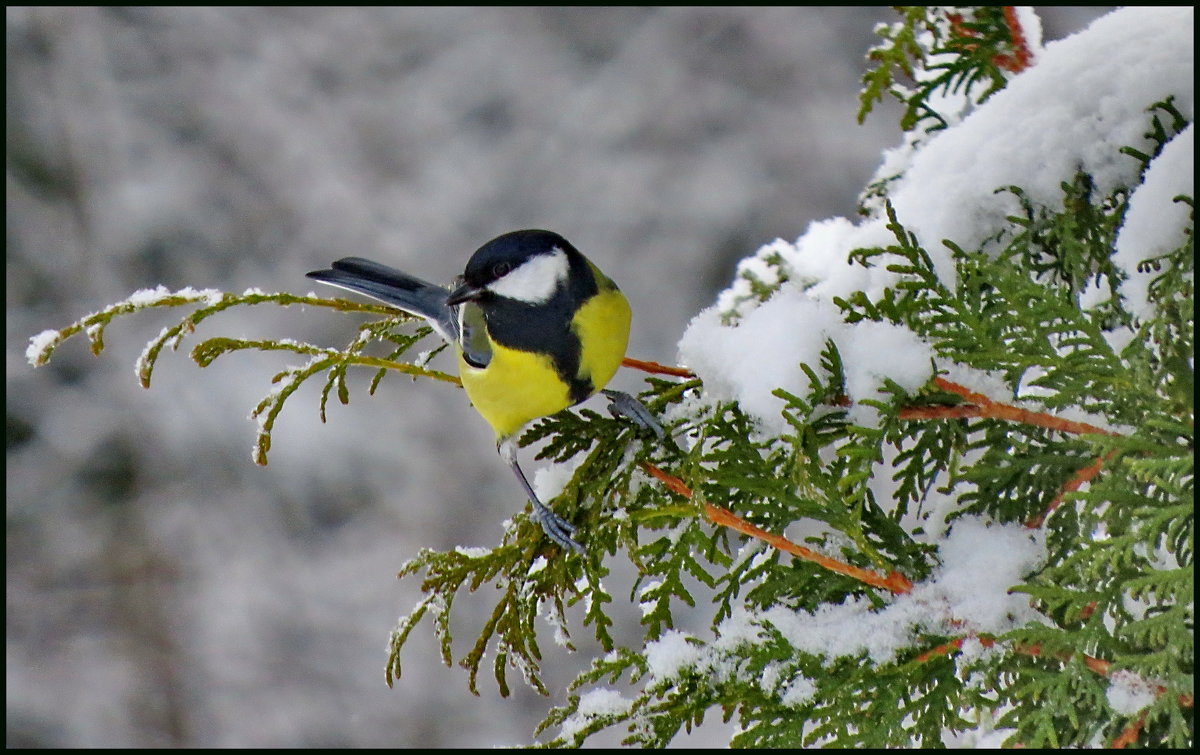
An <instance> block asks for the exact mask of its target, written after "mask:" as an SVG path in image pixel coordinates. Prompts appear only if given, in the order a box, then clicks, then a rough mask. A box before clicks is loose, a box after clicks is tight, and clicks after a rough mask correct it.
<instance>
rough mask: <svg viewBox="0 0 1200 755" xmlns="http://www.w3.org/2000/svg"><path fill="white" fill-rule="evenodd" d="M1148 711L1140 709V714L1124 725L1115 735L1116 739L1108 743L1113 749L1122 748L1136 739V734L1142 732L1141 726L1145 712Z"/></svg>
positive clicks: (1143, 724)
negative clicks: (1134, 719)
mask: <svg viewBox="0 0 1200 755" xmlns="http://www.w3.org/2000/svg"><path fill="white" fill-rule="evenodd" d="M1149 712H1150V711H1148V710H1144V711H1142V715H1140V716H1138V717H1137V720H1136V721H1134V722H1133V723H1131V724H1129V725H1128V726H1126V727H1125V728H1124V729H1122V730H1121V733H1120V734H1118V735H1117V737H1116V739H1114V740H1113V741H1112V744H1111V745H1110V746H1111V747H1112V748H1113V749H1114V750H1124V749H1125V748H1126V747H1128V746H1129V745H1131V744H1133V743H1134V742H1136V741H1137V738H1138V734H1141V733H1142V727H1143V726H1145V725H1146V714H1147V713H1149Z"/></svg>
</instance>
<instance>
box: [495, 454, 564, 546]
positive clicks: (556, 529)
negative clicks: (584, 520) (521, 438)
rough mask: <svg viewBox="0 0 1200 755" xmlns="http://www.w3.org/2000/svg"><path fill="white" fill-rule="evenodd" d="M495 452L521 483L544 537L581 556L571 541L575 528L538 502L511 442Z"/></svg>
mask: <svg viewBox="0 0 1200 755" xmlns="http://www.w3.org/2000/svg"><path fill="white" fill-rule="evenodd" d="M496 450H497V451H499V452H500V457H501V458H502V459H504V461H505V462H507V463H508V466H509V468H510V469H512V471H513V474H515V475H516V476H517V482H519V483H521V487H522V488H524V489H525V495H527V496H529V501H530V503H532V504H533V515H534V517H535V518H536V519H537V520H538V523H539V524H541V525H542V530H543V531H544V532H545V533H546V537H548V538H550V539H551V540H553V541H554V542H555V543H557V544H558V545H559V546H560V547H561V548H563V549H569V550H573V551H575V552H576V553H579V554H580V555H582V554H583V553H584V550H583V546H582V545H580V544H579V543H577V542H575V541H574V540H572V539H571V534H572V533H574V532H575V526H574V525H572V524H571V523H570V522H568V521H567V520H566V519H563V518H562V517H561V516H559V515H558V514H555V513H554V512H553V511H552V510H551V509H550V507H549V506H547V505H546V504H544V503H542V502H541V501H540V500H538V497H537V493H534V492H533V486H532V485H530V484H529V480H527V479H525V473H524V472H522V471H521V465H519V464H517V448H516V445H515V444H513V443H512V442H511V441H508V440H504V441H501V442H500V443H499V444H497V445H496Z"/></svg>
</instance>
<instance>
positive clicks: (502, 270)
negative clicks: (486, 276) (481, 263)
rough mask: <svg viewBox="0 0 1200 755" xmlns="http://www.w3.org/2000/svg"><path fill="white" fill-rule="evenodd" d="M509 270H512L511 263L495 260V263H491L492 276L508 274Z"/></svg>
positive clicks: (498, 276)
mask: <svg viewBox="0 0 1200 755" xmlns="http://www.w3.org/2000/svg"><path fill="white" fill-rule="evenodd" d="M510 270H512V265H510V264H508V263H507V262H497V263H496V264H495V265H492V277H493V278H502V277H504V276H505V275H508V272H509V271H510Z"/></svg>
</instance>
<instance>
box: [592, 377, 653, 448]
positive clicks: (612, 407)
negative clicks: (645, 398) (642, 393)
mask: <svg viewBox="0 0 1200 755" xmlns="http://www.w3.org/2000/svg"><path fill="white" fill-rule="evenodd" d="M600 392H601V393H603V394H604V395H605V397H607V398H608V401H609V404H608V413H609V414H611V415H612V416H614V417H628V418H629V419H631V420H633V422H634V424H636V425H637V426H638V427H641V428H642V429H645V430H649V431H651V432H652V433H654V437H656V438H658V439H659V440H662V439H663V434H664V433H663V428H662V425H660V424H658V420H656V419H655V418H654V415H653V414H651V413H650V410H649V409H647V408H646V405H645V404H643V403H642V402H641V401H638V400H637V399H636V398H634V397H633V396H631V395H629V394H628V393H624V392H622V391H610V390H608V389H607V388H605V389H604V390H602V391H600Z"/></svg>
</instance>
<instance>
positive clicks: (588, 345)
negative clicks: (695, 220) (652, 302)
mask: <svg viewBox="0 0 1200 755" xmlns="http://www.w3.org/2000/svg"><path fill="white" fill-rule="evenodd" d="M602 280H603V281H604V283H607V284H608V285H607V286H604V287H602V288H601V290H600V291H599V292H598V293H597V294H596V295H594V296H592V297H590V298H588V300H587V301H585V302H584V303H583V305H582V306H580V307H579V309H578V310H576V312H575V316H574V317H573V318H572V319H571V330H572V331H573V332H574V333H575V335H576V337H577V338H578V339H579V344H580V349H581V351H580V358H579V372H578V375H577V377H580V378H586V379H588V380H590V381H591V383H592V392H593V393H594V392H596V391H598V390H600V389H601V388H603V387H604V386H605V385H607V384H608V381H609V380H611V379H612V376H613V375H614V374H616V371H617V369H618V368H619V367H620V366H621V360H622V359H623V358H624V357H625V348H626V346H627V345H628V342H629V322H630V318H631V314H630V310H629V302H628V301H627V300H626V299H625V296H624V295H623V294H622V293H621V292H620V291H619V290H617V288H616V287H615V286H612V284H611V283H609V282H608V281H607V279H602ZM491 348H492V357H491V361H489V362H488V364H487V366H486V367H482V368H479V367H473V366H471V365H470V364H468V363H467V362H466V360H465V359H463V357H462V353H461V352H460V353H459V358H458V369H459V377H460V378H461V379H462V384H463V388H464V389H465V390H466V392H467V397H468V398H470V399H471V403H472V404H473V405H474V406H475V409H476V411H478V412H479V413H480V414H481V415H483V418H484V419H486V420H487V421H488V424H490V425H491V426H492V429H493V430H494V431H495V433H496V437H497V438H506V437H508V436H510V435H512V434H514V433H515V432H517V431H518V430H519V429H521V426H522V425H524V424H525V423H527V422H529V421H530V420H534V419H537V418H538V417H544V416H546V415H548V414H554V413H555V412H559V411H562V410H563V409H566V408H567V407H568V406H570V405H571V404H572V403H575V402H574V401H572V399H571V397H570V395H569V386H568V385H567V383H566V382H564V381H563V379H562V378H561V376H560V375H559V374H558V372H557V371H556V370H555V368H554V363H553V361H552V360H551V358H550V356H549V355H547V354H539V353H536V352H532V351H522V350H520V349H513V348H509V347H506V346H502V345H500V344H497V343H495V342H494V341H493V342H492V343H491Z"/></svg>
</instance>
